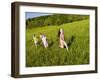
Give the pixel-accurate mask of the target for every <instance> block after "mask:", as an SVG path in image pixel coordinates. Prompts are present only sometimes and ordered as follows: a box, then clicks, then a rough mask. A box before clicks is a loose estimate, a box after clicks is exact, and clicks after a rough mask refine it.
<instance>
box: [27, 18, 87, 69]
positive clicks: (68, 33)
mask: <svg viewBox="0 0 100 80" xmlns="http://www.w3.org/2000/svg"><path fill="white" fill-rule="evenodd" d="M59 28H63V29H64V34H65V41H66V42H67V44H68V47H69V50H68V51H67V50H66V49H65V48H63V49H61V48H59V44H58V43H59V41H58V39H57V33H58V30H59ZM40 33H44V34H45V35H46V36H47V39H48V41H49V47H48V48H46V49H45V48H43V46H42V44H41V43H40V45H38V47H37V48H36V47H35V45H34V43H33V42H32V36H33V34H36V36H37V37H38V39H39V34H40ZM79 64H89V20H88V19H87V20H82V21H76V22H72V23H67V24H62V25H59V26H57V25H56V26H49V27H48V26H45V27H37V28H32V29H30V28H27V29H26V66H27V67H33V66H34V67H36V66H56V65H79Z"/></svg>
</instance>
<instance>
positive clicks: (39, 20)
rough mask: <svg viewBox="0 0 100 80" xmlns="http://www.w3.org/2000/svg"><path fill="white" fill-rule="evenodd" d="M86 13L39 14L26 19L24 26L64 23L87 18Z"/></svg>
mask: <svg viewBox="0 0 100 80" xmlns="http://www.w3.org/2000/svg"><path fill="white" fill-rule="evenodd" d="M88 18H89V16H88V15H87V16H86V15H75V14H73V15H72V14H52V15H48V16H40V17H36V18H32V19H27V20H26V27H27V28H32V27H40V26H42V27H43V26H50V25H62V24H65V23H70V22H74V21H79V20H84V19H88Z"/></svg>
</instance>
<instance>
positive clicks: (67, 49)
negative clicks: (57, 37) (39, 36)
mask: <svg viewBox="0 0 100 80" xmlns="http://www.w3.org/2000/svg"><path fill="white" fill-rule="evenodd" d="M63 44H64V45H65V47H66V49H67V50H68V46H67V44H66V42H65V41H63Z"/></svg>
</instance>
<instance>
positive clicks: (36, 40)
mask: <svg viewBox="0 0 100 80" xmlns="http://www.w3.org/2000/svg"><path fill="white" fill-rule="evenodd" d="M32 41H34V44H35V46H36V47H37V45H38V39H37V37H36V36H35V34H34V35H33V40H32Z"/></svg>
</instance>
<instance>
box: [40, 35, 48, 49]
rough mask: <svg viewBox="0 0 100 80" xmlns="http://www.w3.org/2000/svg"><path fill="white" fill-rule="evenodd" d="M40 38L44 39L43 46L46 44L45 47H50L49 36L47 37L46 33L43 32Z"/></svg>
mask: <svg viewBox="0 0 100 80" xmlns="http://www.w3.org/2000/svg"><path fill="white" fill-rule="evenodd" d="M40 38H41V40H42V43H43V46H44V47H45V48H47V47H48V41H47V37H46V36H45V35H43V34H40Z"/></svg>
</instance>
